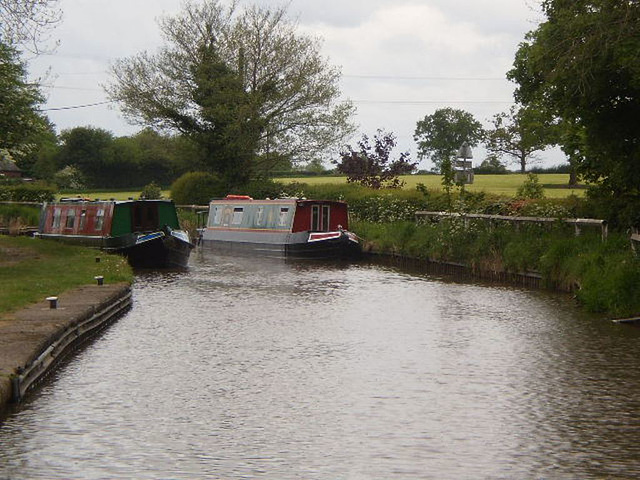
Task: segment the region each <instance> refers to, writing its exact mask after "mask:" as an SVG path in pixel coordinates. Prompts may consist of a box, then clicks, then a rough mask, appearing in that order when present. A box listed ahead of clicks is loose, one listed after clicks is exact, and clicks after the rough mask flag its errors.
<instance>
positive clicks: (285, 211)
mask: <svg viewBox="0 0 640 480" xmlns="http://www.w3.org/2000/svg"><path fill="white" fill-rule="evenodd" d="M288 217H289V207H280V217H279V218H278V226H279V227H286V226H287V224H288V223H287V220H288Z"/></svg>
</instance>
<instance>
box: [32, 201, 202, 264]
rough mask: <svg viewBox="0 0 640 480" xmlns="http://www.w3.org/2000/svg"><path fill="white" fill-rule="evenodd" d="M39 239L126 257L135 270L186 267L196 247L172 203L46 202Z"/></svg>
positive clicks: (42, 213)
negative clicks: (184, 229)
mask: <svg viewBox="0 0 640 480" xmlns="http://www.w3.org/2000/svg"><path fill="white" fill-rule="evenodd" d="M36 236H38V237H40V238H44V239H53V240H58V241H61V242H64V243H69V244H74V245H84V246H88V247H94V248H99V249H101V250H103V251H105V252H109V253H118V254H121V255H125V256H126V257H127V259H128V260H129V263H130V264H131V265H132V266H133V267H137V268H171V267H178V268H184V267H186V266H187V262H188V261H189V255H190V253H191V249H192V248H193V244H192V243H191V241H190V239H189V234H188V233H187V232H185V231H183V230H181V229H180V223H179V221H178V214H177V212H176V208H175V205H174V204H173V202H172V201H170V200H127V201H115V200H110V201H98V200H96V201H89V200H86V199H68V200H64V199H63V200H61V201H60V202H53V203H45V204H44V205H43V207H42V212H41V215H40V225H39V227H38V233H37V234H36Z"/></svg>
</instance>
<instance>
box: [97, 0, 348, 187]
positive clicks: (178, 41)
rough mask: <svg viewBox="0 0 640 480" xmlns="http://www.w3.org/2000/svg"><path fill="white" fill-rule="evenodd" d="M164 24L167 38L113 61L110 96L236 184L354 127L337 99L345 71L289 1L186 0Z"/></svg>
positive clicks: (312, 151)
mask: <svg viewBox="0 0 640 480" xmlns="http://www.w3.org/2000/svg"><path fill="white" fill-rule="evenodd" d="M160 28H161V30H162V33H163V34H164V36H165V38H166V39H167V44H166V45H165V46H164V47H163V48H162V49H161V50H160V51H159V52H158V53H157V54H155V55H152V54H148V53H146V52H145V53H141V54H138V55H136V56H134V57H131V58H127V59H121V60H119V61H118V62H116V64H115V65H114V67H113V70H112V73H113V78H114V79H113V82H112V84H111V85H110V86H109V87H108V88H107V91H108V94H109V96H110V98H111V99H113V100H116V101H118V102H120V103H121V106H122V109H123V112H124V113H125V115H126V116H127V117H128V118H129V119H130V120H132V121H134V122H137V123H139V124H142V125H146V126H151V127H155V128H159V129H161V130H168V131H177V132H180V133H182V134H184V135H185V136H187V137H188V138H190V139H191V140H192V141H194V142H196V143H197V144H198V145H199V148H200V151H201V153H202V160H203V162H204V163H206V165H207V168H208V169H209V170H210V171H215V172H218V173H219V174H220V175H222V176H223V177H224V178H225V179H226V181H227V183H228V184H229V185H230V186H232V185H234V184H238V183H242V182H246V180H247V179H248V178H250V177H252V176H253V172H254V171H256V170H261V171H265V170H269V168H270V166H271V164H272V163H276V164H277V163H280V162H281V159H282V158H290V159H293V160H300V159H303V158H308V157H313V156H316V154H319V153H321V152H325V151H326V150H327V149H328V148H330V147H332V146H335V145H337V144H339V143H340V142H342V141H344V139H345V138H347V136H348V135H350V134H351V133H352V131H353V126H352V124H351V123H350V117H351V114H352V113H353V106H352V105H351V103H350V102H338V100H337V99H338V97H339V95H340V90H339V87H338V82H339V79H340V72H339V70H338V69H336V68H334V67H331V66H330V65H328V64H327V63H326V61H325V60H324V58H323V57H322V56H321V54H320V45H319V42H318V41H317V40H316V39H313V38H311V37H308V36H305V35H302V34H300V33H298V32H297V31H296V25H295V23H293V22H291V21H290V20H288V18H287V16H286V8H284V7H280V8H273V9H269V8H266V7H258V6H250V7H248V8H245V9H243V10H241V9H239V8H238V7H237V2H232V4H231V6H229V7H226V6H225V5H224V4H223V3H222V2H221V1H220V0H205V1H203V2H195V1H187V2H186V3H185V7H184V11H183V12H182V13H181V14H179V15H177V16H175V17H169V18H165V19H164V20H162V21H161V22H160Z"/></svg>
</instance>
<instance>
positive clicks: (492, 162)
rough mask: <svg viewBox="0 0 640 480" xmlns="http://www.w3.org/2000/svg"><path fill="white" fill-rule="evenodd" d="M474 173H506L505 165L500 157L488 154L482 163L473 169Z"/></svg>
mask: <svg viewBox="0 0 640 480" xmlns="http://www.w3.org/2000/svg"><path fill="white" fill-rule="evenodd" d="M473 171H474V173H478V174H489V175H497V174H504V173H507V167H505V166H504V165H503V164H502V162H500V159H499V158H498V157H496V156H495V155H489V157H487V158H485V159H484V160H483V161H482V163H481V164H480V165H479V166H477V167H475V168H474V169H473Z"/></svg>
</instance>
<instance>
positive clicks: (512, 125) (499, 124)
mask: <svg viewBox="0 0 640 480" xmlns="http://www.w3.org/2000/svg"><path fill="white" fill-rule="evenodd" d="M492 123H493V127H492V128H490V129H489V130H487V132H486V138H485V146H486V148H487V150H488V151H489V152H490V153H491V154H493V155H496V156H498V157H502V156H505V155H506V156H507V158H508V159H509V160H511V161H512V162H515V163H517V164H518V165H519V167H520V173H525V172H526V170H527V165H528V164H530V163H532V162H534V161H536V160H537V158H536V157H535V156H534V153H535V152H538V151H541V150H544V149H545V148H547V147H548V146H549V145H553V144H554V143H556V138H555V128H554V126H553V125H552V124H550V123H549V121H548V117H547V116H546V114H545V113H544V112H543V111H542V110H540V109H538V108H535V107H531V108H519V107H516V106H513V107H511V108H510V109H509V111H508V112H502V113H498V114H496V115H494V116H493V119H492Z"/></svg>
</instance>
